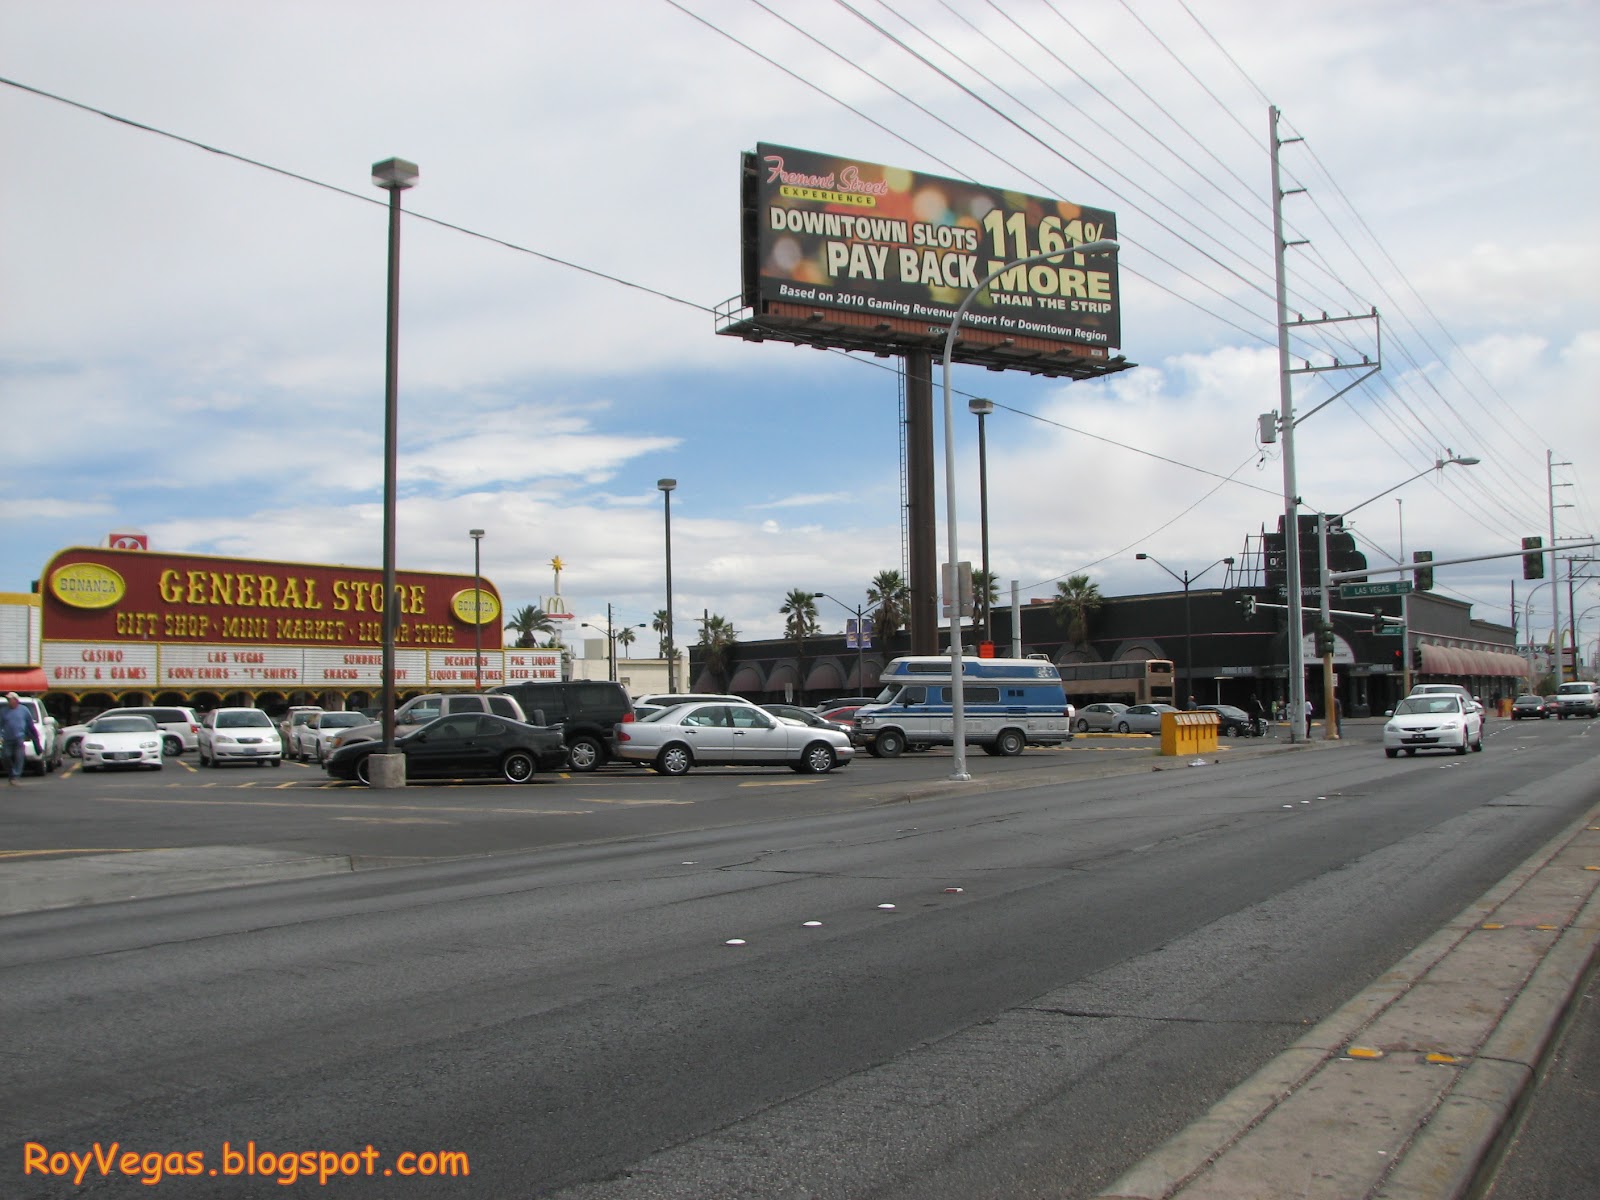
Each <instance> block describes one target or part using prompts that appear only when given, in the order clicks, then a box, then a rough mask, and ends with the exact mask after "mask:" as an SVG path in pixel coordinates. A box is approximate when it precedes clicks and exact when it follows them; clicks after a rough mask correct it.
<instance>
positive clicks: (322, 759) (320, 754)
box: [317, 742, 325, 767]
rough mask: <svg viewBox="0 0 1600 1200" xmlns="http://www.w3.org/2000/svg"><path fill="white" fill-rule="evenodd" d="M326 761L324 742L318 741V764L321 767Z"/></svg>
mask: <svg viewBox="0 0 1600 1200" xmlns="http://www.w3.org/2000/svg"><path fill="white" fill-rule="evenodd" d="M324 761H325V759H324V757H323V753H322V743H321V742H318V743H317V766H319V767H320V766H321V765H322V764H323V762H324Z"/></svg>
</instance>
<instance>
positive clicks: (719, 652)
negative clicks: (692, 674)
mask: <svg viewBox="0 0 1600 1200" xmlns="http://www.w3.org/2000/svg"><path fill="white" fill-rule="evenodd" d="M738 641H739V631H738V630H737V629H735V628H734V627H733V622H731V621H729V620H728V618H726V617H723V616H718V615H717V614H716V613H707V614H706V617H705V619H704V620H703V621H702V622H701V623H700V660H701V662H702V663H704V664H705V668H706V670H707V671H708V672H710V674H711V677H712V678H713V679H715V680H716V681H717V682H718V683H719V684H720V685H721V686H722V690H723V691H727V689H728V673H729V672H728V668H729V667H731V666H732V665H733V648H734V646H735V645H736V644H737V643H738Z"/></svg>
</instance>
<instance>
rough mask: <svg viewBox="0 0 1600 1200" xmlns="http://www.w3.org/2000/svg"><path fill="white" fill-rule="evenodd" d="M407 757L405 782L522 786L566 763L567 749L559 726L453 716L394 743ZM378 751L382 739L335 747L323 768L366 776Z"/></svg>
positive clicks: (483, 716) (343, 775)
mask: <svg viewBox="0 0 1600 1200" xmlns="http://www.w3.org/2000/svg"><path fill="white" fill-rule="evenodd" d="M394 748H395V749H396V750H398V751H400V752H401V753H402V754H404V755H405V756H406V778H407V779H462V778H466V777H468V776H494V777H498V778H500V779H504V780H505V781H506V782H508V783H527V782H528V780H530V779H532V778H533V776H534V774H535V773H536V772H538V771H553V770H560V769H561V768H562V767H563V766H565V765H566V761H567V745H566V741H565V740H564V739H563V738H562V735H561V726H559V725H524V724H523V723H522V722H521V721H513V720H511V719H510V718H509V717H497V716H494V715H493V714H491V713H456V714H455V715H453V716H448V717H440V718H439V719H438V720H436V721H430V722H428V724H426V725H424V726H423V727H422V728H421V729H415V730H412V731H411V732H410V733H408V734H406V735H405V736H404V737H399V738H396V739H395V740H394ZM382 749H383V743H382V742H381V741H372V742H355V743H353V744H352V745H349V746H340V747H339V748H338V749H337V750H335V751H334V752H333V753H332V754H330V755H329V756H328V758H327V761H326V762H324V763H323V766H324V767H325V768H326V769H327V772H328V774H329V775H331V776H333V777H334V778H335V779H359V780H360V781H361V782H362V783H370V782H371V780H370V779H368V778H367V761H368V760H369V759H370V758H371V757H372V756H373V755H374V754H376V753H377V752H379V751H381V750H382Z"/></svg>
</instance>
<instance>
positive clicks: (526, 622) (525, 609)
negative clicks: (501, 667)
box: [506, 604, 556, 650]
mask: <svg viewBox="0 0 1600 1200" xmlns="http://www.w3.org/2000/svg"><path fill="white" fill-rule="evenodd" d="M506 628H507V629H509V630H511V631H512V632H514V633H515V634H516V635H517V642H516V644H517V647H518V648H519V649H523V650H526V649H528V648H529V647H531V646H537V645H538V644H539V637H538V635H539V634H541V633H548V634H549V635H550V636H551V639H552V640H554V638H555V634H556V623H555V622H554V621H552V620H551V619H550V614H549V613H547V612H545V611H544V609H542V608H540V607H539V606H538V605H536V604H524V605H523V606H522V607H521V608H519V609H518V610H517V611H516V612H515V613H513V614H512V616H511V620H509V621H507V622H506Z"/></svg>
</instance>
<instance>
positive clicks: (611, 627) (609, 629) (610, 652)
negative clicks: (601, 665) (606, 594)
mask: <svg viewBox="0 0 1600 1200" xmlns="http://www.w3.org/2000/svg"><path fill="white" fill-rule="evenodd" d="M578 624H579V627H580V628H582V629H593V630H594V631H595V632H596V633H598V632H599V631H600V627H599V626H598V625H591V624H589V622H587V621H580V622H579V623H578ZM649 627H650V622H648V621H640V622H638V623H637V624H634V625H624V626H622V628H623V629H648V628H649ZM606 677H607V678H608V679H610V681H611V682H612V683H615V682H616V681H617V626H616V625H615V624H613V623H612V617H611V605H610V604H609V603H608V604H607V605H606Z"/></svg>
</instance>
